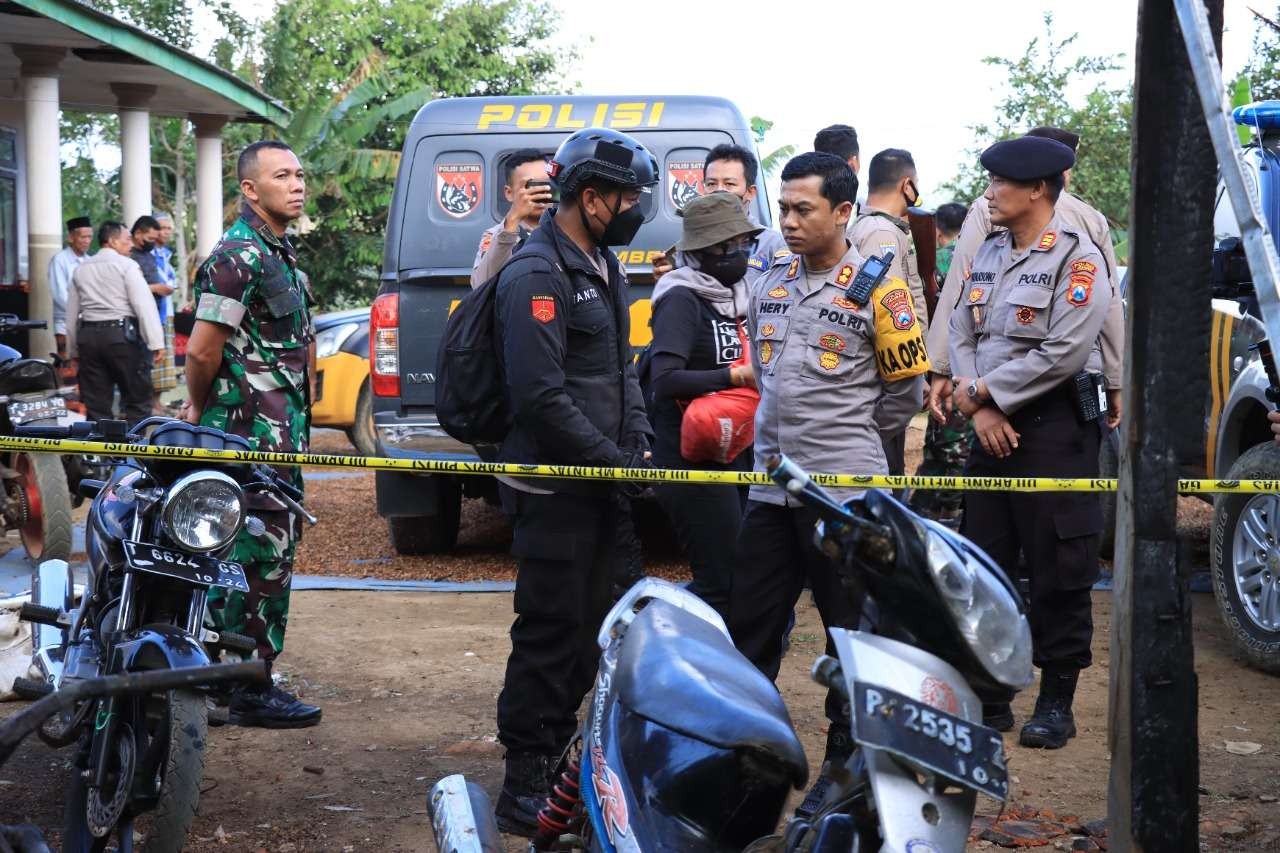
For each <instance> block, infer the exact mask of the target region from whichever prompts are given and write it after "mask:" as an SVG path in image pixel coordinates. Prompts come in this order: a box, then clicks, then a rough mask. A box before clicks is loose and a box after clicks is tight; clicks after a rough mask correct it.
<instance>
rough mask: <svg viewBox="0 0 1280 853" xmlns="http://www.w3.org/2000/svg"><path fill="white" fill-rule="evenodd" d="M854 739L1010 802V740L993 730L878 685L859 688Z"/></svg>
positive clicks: (855, 711) (855, 693) (864, 685)
mask: <svg viewBox="0 0 1280 853" xmlns="http://www.w3.org/2000/svg"><path fill="white" fill-rule="evenodd" d="M853 707H854V713H853V739H854V740H855V741H857V742H858V743H860V744H863V745H864V746H868V747H871V748H873V749H883V750H885V751H887V752H892V753H894V754H895V755H899V756H901V757H903V758H905V759H907V760H908V761H910V762H911V763H913V764H918V765H920V766H922V767H927V768H928V769H930V770H932V771H933V772H935V773H937V774H939V775H941V776H945V777H946V778H948V779H951V780H952V781H954V782H956V783H958V784H961V785H964V786H965V787H967V788H973V789H975V790H977V791H980V792H981V793H984V794H986V795H987V796H989V797H993V798H994V799H997V800H1000V801H1001V802H1004V800H1006V799H1007V798H1008V796H1009V777H1008V773H1007V771H1006V770H1005V764H1004V739H1003V738H1001V737H1000V733H999V732H997V731H996V730H995V729H992V728H988V727H986V726H983V725H979V724H977V723H971V722H969V721H968V720H964V719H961V718H960V717H957V716H955V715H954V714H948V713H946V712H945V711H939V710H938V709H937V708H934V707H933V706H931V705H926V704H924V703H923V702H917V701H916V700H914V699H911V698H909V697H907V696H903V695H902V694H901V693H895V692H894V691H892V690H888V689H886V688H884V687H880V686H878V685H875V684H855V685H854V702H853Z"/></svg>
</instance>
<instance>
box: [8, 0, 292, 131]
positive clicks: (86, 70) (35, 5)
mask: <svg viewBox="0 0 1280 853" xmlns="http://www.w3.org/2000/svg"><path fill="white" fill-rule="evenodd" d="M13 45H35V46H39V47H51V48H64V49H65V50H66V51H67V53H66V56H65V58H64V59H63V60H62V62H61V64H60V65H59V67H58V72H59V75H58V76H59V79H60V83H59V100H60V103H61V106H62V107H63V108H65V109H73V110H81V111H85V112H114V111H115V110H116V108H117V99H116V95H115V93H114V92H113V91H112V88H111V87H112V85H113V84H124V85H150V86H155V87H156V91H155V94H154V95H153V96H152V98H151V99H150V100H149V101H148V102H147V104H146V108H147V109H148V110H150V111H151V112H153V113H155V114H157V115H190V114H208V115H220V116H226V117H227V118H229V119H230V120H232V121H248V122H262V123H268V124H274V125H276V126H278V127H282V126H284V125H285V124H286V123H287V122H288V121H289V110H288V109H286V108H285V106H284V105H283V104H282V103H280V102H279V101H277V100H275V99H274V98H272V97H271V96H270V95H268V94H266V93H265V92H262V91H260V90H259V89H257V88H255V87H253V86H251V85H250V84H248V83H246V82H245V81H244V80H241V79H240V78H239V77H237V76H236V75H234V74H232V73H230V72H229V71H225V70H223V69H221V68H219V67H217V66H216V65H213V64H212V63H210V62H206V61H205V60H203V59H200V58H199V57H196V56H193V55H192V54H190V53H188V52H187V51H185V50H182V49H181V48H177V47H174V46H172V45H170V44H167V43H165V41H164V40H163V39H160V38H157V37H156V36H153V35H151V34H150V33H147V32H145V31H144V30H142V29H139V28H138V27H135V26H133V25H132V24H128V23H125V22H124V21H120V20H118V19H116V18H113V17H112V16H110V15H107V14H105V13H103V12H100V11H98V10H97V9H94V8H92V7H90V6H87V5H85V4H83V3H79V2H76V0H0V81H2V80H17V79H18V77H19V71H20V67H21V62H20V60H19V59H18V57H17V56H16V55H15V54H14V52H13V50H12V48H11V47H10V49H5V47H6V46H13Z"/></svg>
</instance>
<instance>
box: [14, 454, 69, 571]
mask: <svg viewBox="0 0 1280 853" xmlns="http://www.w3.org/2000/svg"><path fill="white" fill-rule="evenodd" d="M14 467H15V468H16V469H17V471H18V474H19V477H18V478H17V479H16V480H14V487H16V488H18V489H21V490H22V491H21V496H22V498H23V500H24V501H25V503H26V508H27V509H26V516H27V520H26V523H25V524H24V525H23V526H22V527H21V528H20V529H19V530H18V535H19V537H20V538H21V539H22V547H24V548H25V549H26V551H27V558H28V559H29V560H30V561H31V563H32V564H33V565H39V564H40V563H42V562H44V561H45V560H69V559H71V493H70V491H69V490H68V489H67V475H66V470H65V469H64V468H63V466H62V458H61V457H59V456H54V455H53V454H52V453H19V454H18V455H17V456H16V457H15V459H14Z"/></svg>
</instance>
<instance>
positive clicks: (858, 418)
mask: <svg viewBox="0 0 1280 853" xmlns="http://www.w3.org/2000/svg"><path fill="white" fill-rule="evenodd" d="M862 262H863V257H862V255H861V254H860V253H859V252H858V250H857V249H855V248H853V247H850V248H849V249H848V251H847V252H846V253H845V255H844V257H843V258H841V259H840V261H839V262H838V263H837V264H836V265H835V267H833V268H832V269H830V270H825V271H816V272H811V271H809V270H807V269H806V268H805V260H804V258H802V257H800V256H798V255H797V256H793V257H783V258H779V259H778V260H777V262H776V263H774V265H773V266H772V267H770V268H769V270H768V271H767V272H766V273H765V274H764V275H763V276H761V277H760V278H758V279H757V280H756V281H755V283H754V284H753V285H752V287H751V297H750V301H749V306H748V312H747V328H748V334H749V337H750V339H751V361H752V365H753V367H754V368H755V376H756V383H757V385H758V387H759V389H760V405H759V407H758V408H757V409H756V421H755V427H756V441H755V460H756V461H755V468H756V470H757V471H762V470H764V465H765V462H766V460H767V459H768V458H769V457H770V456H773V455H775V454H779V453H783V454H786V455H787V456H788V457H790V458H791V459H792V460H793V461H795V462H797V463H799V464H800V465H802V466H803V467H805V468H806V469H808V470H811V471H828V472H829V471H857V472H859V473H867V474H877V473H884V472H885V471H886V465H885V458H884V451H883V450H882V445H881V440H882V435H884V434H890V433H896V432H897V431H899V430H901V429H902V427H903V426H905V425H906V423H907V422H908V421H910V419H911V417H912V415H914V414H915V413H916V412H917V411H919V409H920V399H921V392H922V390H923V385H924V380H923V375H924V373H926V372H927V371H928V370H929V358H928V355H927V354H926V353H925V347H924V335H923V332H922V329H921V327H920V322H919V320H918V319H917V317H916V312H915V308H914V304H913V302H912V299H911V294H910V292H909V291H908V289H907V285H906V283H905V282H903V281H902V280H900V279H897V278H892V279H886V280H885V281H884V282H883V283H882V284H881V285H880V287H878V288H877V289H876V290H875V291H874V292H873V293H872V295H871V299H870V300H869V301H868V302H867V303H866V304H862V305H859V304H857V303H854V302H852V301H850V300H849V299H848V298H847V297H846V296H845V289H846V288H847V287H848V286H849V284H850V283H851V282H852V281H853V279H854V277H855V275H856V273H857V271H858V267H859V266H861V264H862ZM832 491H833V492H834V493H835V494H836V495H837V496H838V497H839V498H841V499H844V498H847V497H850V496H852V495H853V494H855V493H856V490H853V489H833V490H832ZM750 498H751V499H750V501H749V502H748V504H747V510H746V514H745V516H744V518H743V521H742V533H741V535H740V537H739V540H738V553H739V554H740V555H741V558H740V561H739V565H738V568H737V570H736V571H735V574H734V579H733V588H732V591H731V599H730V605H729V612H730V617H729V630H730V633H732V635H733V638H734V642H735V643H736V644H737V645H738V648H739V649H740V650H741V651H742V652H743V654H745V655H746V656H747V657H748V658H750V659H751V661H752V662H753V663H755V664H756V666H758V667H759V668H760V670H761V671H762V672H764V673H765V674H766V675H768V676H769V677H770V678H776V677H777V675H778V668H779V666H780V664H781V661H782V638H783V635H784V633H785V632H786V628H787V621H788V618H789V617H790V615H791V613H792V610H793V608H794V606H795V603H796V600H797V599H798V598H799V596H800V592H801V590H802V589H803V587H804V584H805V582H806V581H808V583H809V585H810V588H811V589H812V590H813V594H814V598H815V600H816V601H817V605H818V611H819V613H820V614H821V616H822V622H823V625H824V627H826V628H831V627H836V626H846V627H849V626H852V625H854V624H855V622H856V619H857V616H858V607H857V606H856V605H855V603H854V602H852V601H850V598H849V595H848V593H847V591H846V590H845V589H844V588H843V587H842V586H841V584H840V579H839V577H838V576H837V574H836V572H835V570H834V569H833V568H832V566H831V562H830V560H828V559H827V558H826V557H825V556H823V554H822V553H821V552H819V551H818V549H817V548H816V547H815V546H814V544H813V527H814V523H815V521H816V520H817V517H816V515H815V513H814V512H813V510H811V509H809V508H808V507H805V506H801V505H800V504H799V502H798V501H796V500H795V499H794V498H791V497H789V496H788V495H787V494H786V493H784V492H783V491H782V490H781V489H778V488H777V487H773V486H752V487H751V492H750ZM828 646H829V647H828V649H827V653H828V654H832V653H834V652H833V649H832V648H830V644H829V643H828ZM827 716H828V717H829V718H830V719H831V721H832V729H831V734H832V735H833V736H834V735H836V734H838V733H839V732H840V731H844V732H846V733H847V731H848V728H847V726H848V723H847V719H846V715H845V713H844V710H843V708H842V702H841V700H840V698H839V696H837V695H835V694H834V693H831V694H829V695H828V697H827ZM842 726H843V727H844V728H843V729H842V728H841V727H842ZM846 736H847V735H846Z"/></svg>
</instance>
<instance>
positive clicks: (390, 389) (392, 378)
mask: <svg viewBox="0 0 1280 853" xmlns="http://www.w3.org/2000/svg"><path fill="white" fill-rule="evenodd" d="M369 381H370V383H371V385H372V387H373V393H374V394H376V395H377V396H379V397H399V396H400V294H399V293H384V294H382V295H381V296H379V297H378V298H377V299H375V300H373V307H372V308H371V309H370V311H369Z"/></svg>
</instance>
